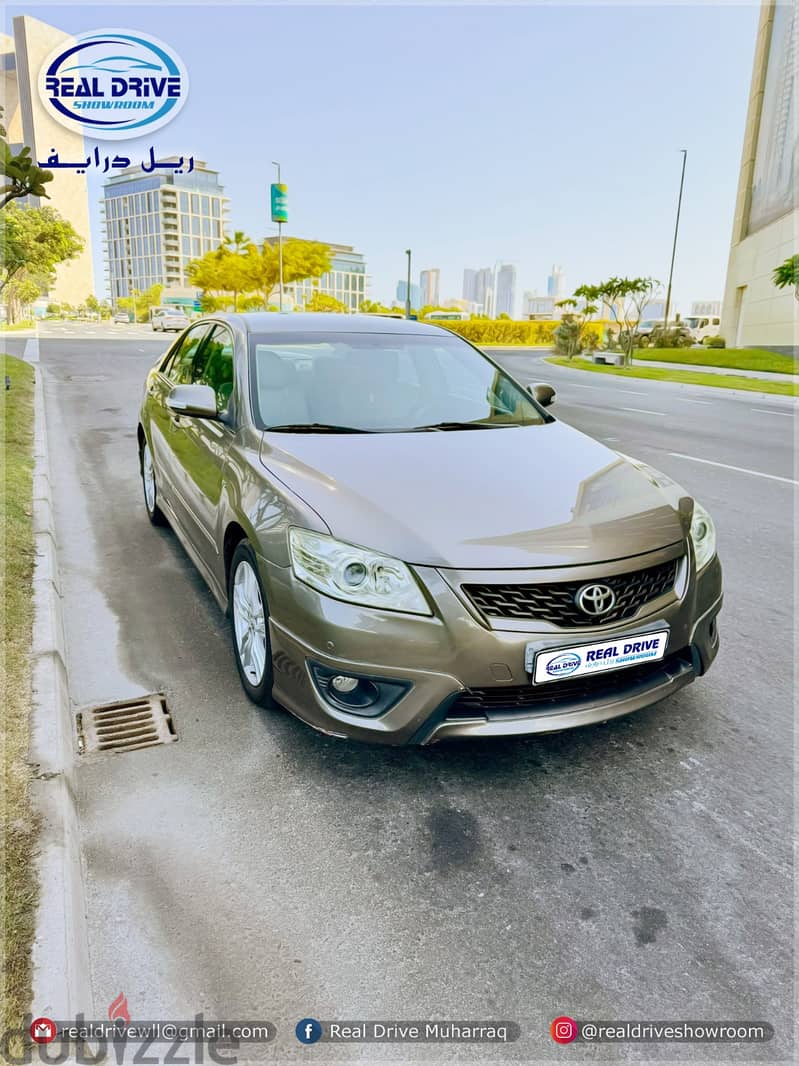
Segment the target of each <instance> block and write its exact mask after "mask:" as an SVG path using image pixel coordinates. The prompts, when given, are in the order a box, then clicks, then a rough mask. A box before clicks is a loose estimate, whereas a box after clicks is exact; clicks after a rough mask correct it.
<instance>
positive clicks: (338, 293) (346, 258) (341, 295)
mask: <svg viewBox="0 0 799 1066" xmlns="http://www.w3.org/2000/svg"><path fill="white" fill-rule="evenodd" d="M283 240H284V241H286V240H290V238H288V237H284V238H283ZM265 243H267V244H277V237H267V238H266V239H265ZM321 243H322V244H326V245H327V246H328V248H329V249H330V253H331V261H330V270H329V271H328V273H327V274H322V276H321V277H320V278H306V279H305V280H304V281H292V282H290V283H289V284H287V285H286V286H285V291H286V297H287V305H288V306H296V307H304V306H305V304H306V302H307V301H308V300H310V298H311V296H312V295H313V293H315V292H320V293H323V294H324V295H326V296H334V297H335V298H336V299H337V300H340V301H341V302H342V303H343V304H344V305H345V306H346V308H347V310H348V311H357V310H358V308H359V307H360V306H361V303H362V302H363V301H364V300H365V299H366V282H367V276H366V259H365V258H364V256H363V255H362V254H361V253H360V252H356V251H355V249H354V248H353V247H352V245H350V244H331V243H330V241H322V242H321ZM272 299H273V301H274V302H275V303H277V298H276V297H275V296H274V295H273V297H272Z"/></svg>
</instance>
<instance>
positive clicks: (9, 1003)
mask: <svg viewBox="0 0 799 1066" xmlns="http://www.w3.org/2000/svg"><path fill="white" fill-rule="evenodd" d="M0 361H1V362H2V373H3V375H4V376H5V375H6V374H8V375H9V377H10V378H11V389H10V390H9V391H8V392H5V391H4V392H3V393H2V395H3V397H4V402H3V403H2V404H0V432H2V438H1V439H2V449H3V457H4V461H3V464H2V491H1V492H0V523H2V536H3V551H2V561H0V574H2V610H0V614H1V615H2V619H3V631H4V640H3V649H2V652H0V679H2V689H3V695H4V697H5V710H4V713H3V717H2V726H0V740H2V771H1V775H0V796H1V797H2V805H1V806H2V810H1V811H0V813H1V814H2V837H0V852H1V855H0V859H1V861H2V875H1V876H0V920H2V934H1V935H2V958H3V968H2V982H1V983H0V1029H2V1030H7V1029H18V1028H19V1027H20V1026H21V1024H22V1017H23V1015H24V1014H25V1012H26V1011H27V1010H28V1009H29V1007H30V1002H31V995H32V989H31V978H32V974H31V945H32V943H33V934H34V922H35V916H36V900H37V895H38V889H37V885H36V879H35V873H34V853H35V846H36V837H37V832H38V823H37V819H36V817H35V815H34V812H33V808H32V806H31V799H30V779H31V771H30V768H29V766H28V763H27V757H28V739H29V730H30V713H31V638H32V626H33V603H32V580H33V563H34V552H33V515H32V506H33V505H32V497H33V373H34V372H33V367H31V366H30V364H28V363H25V362H23V361H22V360H21V359H14V358H13V357H12V356H10V355H0Z"/></svg>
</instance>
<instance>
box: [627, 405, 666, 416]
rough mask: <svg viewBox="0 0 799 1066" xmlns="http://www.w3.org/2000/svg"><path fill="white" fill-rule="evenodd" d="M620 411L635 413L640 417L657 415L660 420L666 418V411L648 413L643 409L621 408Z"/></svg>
mask: <svg viewBox="0 0 799 1066" xmlns="http://www.w3.org/2000/svg"><path fill="white" fill-rule="evenodd" d="M619 410H620V411H635V413H636V414H638V415H657V416H658V418H665V417H666V412H665V411H646V410H644V408H643V407H620V408H619Z"/></svg>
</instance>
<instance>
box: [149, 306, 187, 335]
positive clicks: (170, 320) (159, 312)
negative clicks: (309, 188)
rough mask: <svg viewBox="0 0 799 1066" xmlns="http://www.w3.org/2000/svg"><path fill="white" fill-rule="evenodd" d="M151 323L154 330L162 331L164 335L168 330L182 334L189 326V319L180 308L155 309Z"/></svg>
mask: <svg viewBox="0 0 799 1066" xmlns="http://www.w3.org/2000/svg"><path fill="white" fill-rule="evenodd" d="M150 322H151V325H152V327H153V329H154V330H160V331H161V332H162V333H166V332H167V330H174V331H175V332H176V333H180V331H181V330H182V329H185V328H186V326H188V325H189V317H188V315H187V314H186V312H185V311H181V310H180V308H172V307H154V308H153V311H152V315H151V319H150Z"/></svg>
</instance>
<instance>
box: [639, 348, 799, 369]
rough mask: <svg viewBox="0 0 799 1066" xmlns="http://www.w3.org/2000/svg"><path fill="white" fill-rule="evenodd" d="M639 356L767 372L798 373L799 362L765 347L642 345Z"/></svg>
mask: <svg viewBox="0 0 799 1066" xmlns="http://www.w3.org/2000/svg"><path fill="white" fill-rule="evenodd" d="M633 358H635V359H654V360H655V362H658V363H693V364H694V366H726V367H729V368H730V369H732V370H756V371H757V372H758V373H761V372H762V373H764V374H796V373H797V371H799V363H797V361H796V360H795V359H794V358H793V356H790V355H781V354H779V353H778V352H768V351H766V349H765V348H641V349H640V350H639V351H636V353H635V355H634V357H633Z"/></svg>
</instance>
